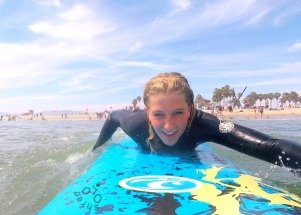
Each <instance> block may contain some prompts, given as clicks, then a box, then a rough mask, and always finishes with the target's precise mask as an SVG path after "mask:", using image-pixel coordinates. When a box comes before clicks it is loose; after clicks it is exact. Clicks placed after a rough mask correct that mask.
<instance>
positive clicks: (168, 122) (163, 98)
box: [93, 72, 301, 169]
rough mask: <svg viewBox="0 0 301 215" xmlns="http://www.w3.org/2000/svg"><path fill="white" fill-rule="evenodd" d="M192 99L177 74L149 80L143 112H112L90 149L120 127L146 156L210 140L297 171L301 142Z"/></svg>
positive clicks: (190, 93) (173, 150)
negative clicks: (212, 111)
mask: <svg viewBox="0 0 301 215" xmlns="http://www.w3.org/2000/svg"><path fill="white" fill-rule="evenodd" d="M193 98H194V95H193V92H192V90H191V88H190V86H189V83H188V81H187V79H186V78H185V77H184V76H183V75H181V74H180V73H175V72H171V73H161V74H159V75H157V76H155V77H153V78H152V79H150V80H149V81H148V82H147V83H146V86H145V89H144V94H143V101H144V104H145V110H141V109H136V110H135V111H130V110H116V111H112V112H111V114H110V116H109V117H108V119H107V120H106V121H105V123H104V125H103V127H102V130H101V132H100V135H99V137H98V140H97V142H96V144H95V145H94V147H93V150H95V149H96V148H97V147H99V146H101V145H102V144H104V143H105V142H106V141H107V140H108V139H110V138H111V136H112V135H113V133H114V132H115V131H116V129H117V128H118V127H120V128H121V129H122V130H123V131H124V132H125V133H126V134H127V135H128V136H129V137H131V138H132V139H133V140H134V141H135V142H137V143H138V145H139V146H140V148H142V149H143V150H146V151H149V152H155V153H166V152H167V153H168V152H182V151H193V150H194V149H195V148H196V147H197V146H198V145H199V144H201V143H203V142H214V143H218V144H220V145H224V146H227V147H229V148H231V149H234V150H236V151H239V152H242V153H245V154H248V155H250V156H253V157H256V158H259V159H261V160H264V161H267V162H270V163H273V164H276V165H279V166H286V167H289V168H293V169H301V144H300V143H297V142H293V141H289V140H284V139H276V138H273V137H271V136H268V135H266V134H263V133H260V132H258V131H255V130H253V129H250V128H247V127H243V126H240V125H238V124H234V123H232V122H227V121H222V120H220V119H218V118H217V117H216V116H214V115H211V114H209V113H206V112H203V111H201V110H197V109H195V108H194V102H193Z"/></svg>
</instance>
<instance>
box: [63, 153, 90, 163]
mask: <svg viewBox="0 0 301 215" xmlns="http://www.w3.org/2000/svg"><path fill="white" fill-rule="evenodd" d="M84 156H85V155H84V154H81V153H74V154H71V155H69V156H68V157H67V158H66V160H65V162H66V163H69V164H71V163H75V162H76V161H78V160H79V159H81V158H83V157H84Z"/></svg>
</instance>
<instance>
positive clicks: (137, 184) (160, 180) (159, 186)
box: [119, 175, 202, 193]
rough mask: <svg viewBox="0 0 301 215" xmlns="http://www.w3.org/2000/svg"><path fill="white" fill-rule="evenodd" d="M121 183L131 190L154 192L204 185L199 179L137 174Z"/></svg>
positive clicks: (196, 187)
mask: <svg viewBox="0 0 301 215" xmlns="http://www.w3.org/2000/svg"><path fill="white" fill-rule="evenodd" d="M119 185H120V186H121V187H123V188H125V189H129V190H135V191H142V192H152V193H185V192H191V191H193V190H195V189H199V188H200V187H201V186H202V184H201V182H199V181H198V180H195V179H191V178H185V177H178V176H169V175H144V176H135V177H130V178H125V179H123V180H121V181H120V182H119Z"/></svg>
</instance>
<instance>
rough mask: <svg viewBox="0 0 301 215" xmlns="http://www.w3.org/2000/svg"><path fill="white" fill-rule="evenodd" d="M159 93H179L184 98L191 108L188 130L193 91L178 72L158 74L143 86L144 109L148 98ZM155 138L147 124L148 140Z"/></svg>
mask: <svg viewBox="0 0 301 215" xmlns="http://www.w3.org/2000/svg"><path fill="white" fill-rule="evenodd" d="M159 93H164V94H168V93H181V94H183V95H184V96H185V100H186V102H187V104H188V106H190V107H191V110H190V117H189V119H188V124H187V128H190V126H191V121H192V118H193V115H194V105H193V98H194V95H193V91H192V90H191V88H190V85H189V83H188V80H187V79H186V78H185V77H184V76H183V75H182V74H180V73H178V72H166V73H160V74H158V75H156V76H154V77H153V78H151V79H150V80H149V81H148V82H147V83H146V85H145V88H144V93H143V102H144V105H145V107H147V108H148V107H149V97H150V96H151V95H156V94H159ZM154 136H155V133H154V130H153V128H152V126H151V124H150V122H149V138H148V140H151V139H153V138H154Z"/></svg>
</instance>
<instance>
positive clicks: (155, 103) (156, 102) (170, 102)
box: [148, 92, 188, 109]
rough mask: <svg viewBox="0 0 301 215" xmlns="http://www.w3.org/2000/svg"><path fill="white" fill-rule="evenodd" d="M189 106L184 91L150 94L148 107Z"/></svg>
mask: <svg viewBox="0 0 301 215" xmlns="http://www.w3.org/2000/svg"><path fill="white" fill-rule="evenodd" d="M187 106H188V104H187V102H186V99H185V96H184V94H183V93H178V92H175V93H158V94H154V95H150V96H149V104H148V108H150V109H160V108H169V109H176V108H186V107H187Z"/></svg>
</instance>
